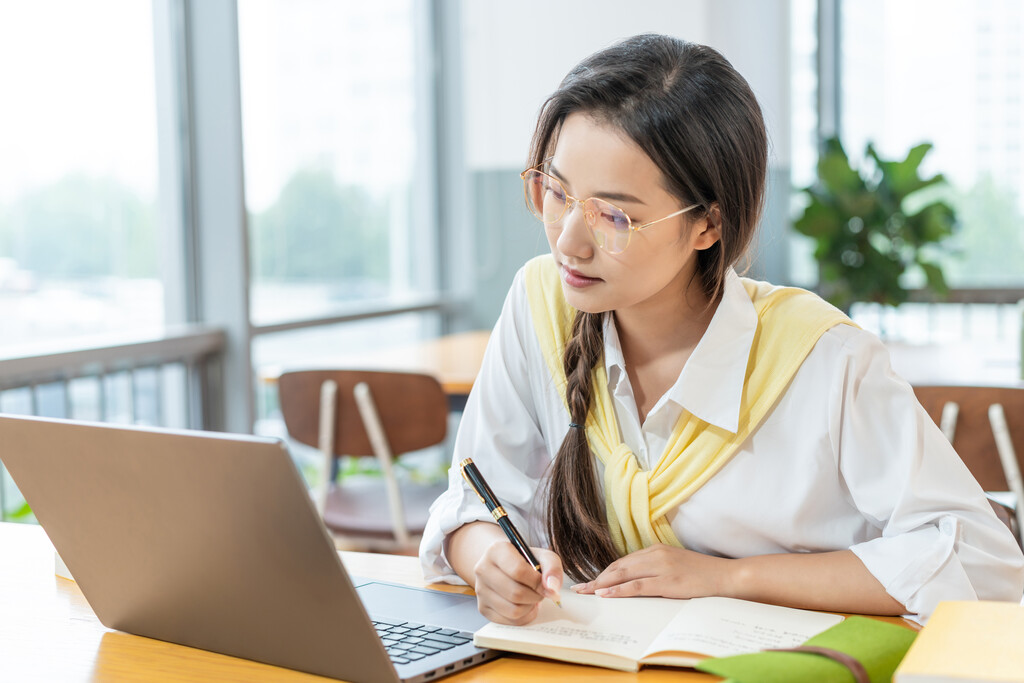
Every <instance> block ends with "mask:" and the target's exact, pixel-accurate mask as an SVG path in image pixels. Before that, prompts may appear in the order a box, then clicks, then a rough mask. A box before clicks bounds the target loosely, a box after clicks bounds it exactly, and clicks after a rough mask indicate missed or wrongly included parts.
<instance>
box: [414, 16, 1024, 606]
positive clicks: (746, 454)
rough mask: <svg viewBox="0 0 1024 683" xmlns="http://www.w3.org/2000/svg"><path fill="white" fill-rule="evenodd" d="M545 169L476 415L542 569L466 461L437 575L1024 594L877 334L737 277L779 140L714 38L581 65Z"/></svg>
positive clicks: (1009, 552)
mask: <svg viewBox="0 0 1024 683" xmlns="http://www.w3.org/2000/svg"><path fill="white" fill-rule="evenodd" d="M530 155H531V157H530V162H529V168H528V170H527V171H525V172H524V173H523V182H524V186H525V192H526V197H527V203H528V204H529V206H530V208H531V210H532V211H533V212H534V214H535V215H536V216H537V217H538V218H540V219H541V221H542V222H543V224H544V228H545V230H546V232H547V238H548V243H549V245H550V247H551V255H550V256H549V255H545V256H542V257H538V258H537V259H534V260H532V261H531V262H529V263H528V264H527V265H526V266H525V267H524V268H523V269H522V270H521V271H520V272H519V273H518V274H517V275H516V278H515V281H514V283H513V284H512V289H511V291H510V292H509V295H508V298H507V300H506V302H505V305H504V308H503V310H502V313H501V317H500V318H499V320H498V323H497V325H496V327H495V329H494V333H493V335H492V337H491V340H490V344H489V346H488V349H487V353H486V355H485V358H484V363H483V367H482V369H481V372H480V375H479V378H478V380H477V383H476V384H475V385H474V388H473V391H472V393H471V394H470V397H469V401H468V403H467V406H466V410H465V413H464V415H463V418H462V424H461V427H460V430H459V434H458V438H457V440H456V445H455V456H454V463H456V464H457V463H458V462H459V461H461V460H462V459H464V458H466V457H472V458H473V460H474V461H475V463H476V464H477V466H478V467H479V469H480V471H481V472H482V474H483V475H484V477H485V478H486V479H487V480H488V482H489V483H490V485H491V487H492V488H493V489H494V491H495V493H496V495H497V496H498V498H499V499H500V500H501V501H502V503H503V504H504V506H505V509H506V510H507V512H508V513H509V515H510V517H511V519H512V520H513V522H514V523H515V524H516V525H517V527H518V528H519V530H520V531H521V532H522V533H523V534H524V535H525V536H526V537H527V540H528V542H529V543H530V545H531V546H535V554H536V555H537V557H538V559H539V560H540V562H541V565H542V567H543V573H542V574H541V573H538V572H537V571H536V570H535V569H534V568H533V567H531V566H530V565H529V564H528V563H527V562H526V561H525V560H524V559H523V558H522V557H521V556H520V555H519V554H518V553H517V552H516V550H515V549H514V548H513V546H512V545H511V544H510V543H509V542H508V541H507V540H506V538H505V536H504V534H503V533H502V532H501V530H500V529H499V527H498V526H497V525H496V524H494V520H493V518H492V517H491V516H490V514H489V513H488V512H487V510H486V509H485V508H484V506H483V505H482V504H481V503H480V501H479V500H478V499H477V497H476V495H475V494H474V493H473V492H472V491H471V490H470V489H469V488H468V486H467V485H466V484H465V483H464V482H463V480H462V479H461V477H460V475H459V471H458V467H457V466H453V467H452V470H451V478H450V486H449V489H448V491H447V492H446V493H445V494H444V495H442V496H441V497H440V498H439V499H438V500H437V502H436V503H435V504H434V506H433V507H432V509H431V519H430V523H429V526H428V528H427V531H426V533H425V535H424V539H423V544H422V546H421V549H420V555H421V561H422V564H423V567H424V573H425V575H426V576H427V578H428V579H432V580H443V581H449V582H462V581H465V582H466V583H468V584H470V585H472V586H473V587H474V588H475V589H476V593H477V596H478V602H479V607H480V611H481V612H482V613H483V614H484V615H485V616H487V617H488V618H489V619H491V620H493V621H498V622H504V623H513V624H520V623H526V622H528V621H530V620H531V619H532V618H533V617H534V616H535V615H536V612H537V608H538V603H539V602H540V601H541V600H542V599H543V598H544V597H546V596H550V595H551V594H552V593H554V592H555V591H557V589H558V588H559V587H560V586H561V585H562V582H563V573H565V574H568V576H569V577H570V578H571V579H572V580H573V581H575V582H576V585H574V586H573V589H574V590H577V591H580V592H584V593H596V594H597V595H601V596H605V597H624V596H634V595H654V596H665V597H674V598H690V597H696V596H704V595H723V596H732V597H739V598H745V599H750V600H757V601H762V602H771V603H777V604H782V605H790V606H796V607H806V608H812V609H823V610H833V611H842V612H856V613H868V614H909V615H916V616H918V617H919V618H923V617H926V616H927V615H928V614H929V613H930V611H931V610H932V609H933V608H934V607H935V605H936V603H937V602H938V601H940V600H952V599H957V600H963V599H975V598H983V599H1004V600H1020V599H1021V593H1022V588H1024V557H1022V555H1021V551H1020V549H1019V548H1018V546H1017V544H1016V542H1015V540H1014V538H1013V537H1012V535H1011V534H1010V533H1009V531H1008V530H1007V529H1006V527H1005V526H1004V525H1003V524H1002V523H1000V522H999V521H998V520H997V519H996V517H995V515H994V514H993V513H992V510H991V508H990V506H989V503H988V501H987V500H986V498H985V496H984V494H983V493H982V491H981V489H980V488H979V486H978V484H977V483H976V482H975V481H974V480H973V478H972V477H971V475H970V474H969V473H968V472H967V470H966V468H965V467H964V466H963V464H962V462H961V461H960V459H959V458H958V457H957V455H956V453H955V452H954V451H953V450H952V448H951V447H950V445H949V443H948V442H946V441H945V439H944V438H943V436H942V434H941V432H940V431H939V430H938V428H937V427H936V426H935V425H934V424H933V423H932V421H931V420H930V419H929V417H928V415H927V414H926V413H925V412H924V410H923V409H922V408H921V407H920V405H919V404H918V402H917V401H916V399H915V397H914V393H913V390H912V389H911V387H910V386H909V385H908V384H907V383H906V382H905V381H904V380H902V379H900V378H899V377H897V376H896V375H894V374H893V372H892V370H891V369H890V367H889V360H888V355H887V353H886V350H885V348H884V347H883V345H882V344H881V343H880V342H879V340H878V339H877V338H875V337H874V336H873V335H871V334H869V333H867V332H864V331H862V330H860V329H859V328H857V327H856V326H855V325H854V324H852V323H851V322H850V321H849V319H848V318H846V317H845V316H844V315H843V314H842V313H840V312H839V311H837V310H836V309H834V308H832V307H831V306H829V305H828V304H827V303H825V302H823V301H822V300H821V299H819V298H817V297H816V296H814V295H813V294H810V293H808V292H805V291H803V290H799V289H794V288H780V287H772V286H771V285H768V284H766V283H762V282H754V281H752V280H747V279H745V278H741V277H739V276H738V275H737V274H736V273H735V272H734V271H733V266H734V264H736V263H737V261H738V260H739V259H740V258H741V256H743V254H744V252H745V251H746V249H747V247H748V245H749V244H750V241H751V238H752V236H753V234H754V231H755V229H756V227H757V223H758V220H759V218H760V215H761V209H762V204H763V200H764V185H765V169H766V165H767V141H766V135H765V128H764V122H763V119H762V116H761V111H760V108H759V106H758V104H757V101H756V100H755V98H754V95H753V93H752V92H751V90H750V88H749V86H748V85H747V83H746V81H744V79H743V78H742V77H741V76H740V75H739V74H738V73H736V71H735V70H734V69H733V68H732V66H731V65H730V64H729V63H728V62H727V61H726V60H725V59H724V58H723V57H722V56H721V55H720V54H718V53H717V52H716V51H714V50H712V49H710V48H707V47H704V46H700V45H695V44H692V43H686V42H684V41H681V40H677V39H674V38H670V37H665V36H658V35H642V36H636V37H634V38H631V39H628V40H625V41H623V42H621V43H619V44H616V45H614V46H613V47H611V48H609V49H606V50H603V51H601V52H598V53H597V54H594V55H592V56H591V57H589V58H587V59H586V60H584V61H583V62H582V63H581V64H580V65H579V66H577V67H576V68H575V69H573V70H572V72H570V73H569V75H568V76H566V78H565V80H564V81H563V82H562V84H561V86H560V87H559V88H558V90H557V91H556V92H555V93H554V94H553V95H552V96H551V97H550V98H549V99H548V101H547V102H546V103H545V105H544V107H543V109H542V111H541V114H540V118H539V121H538V123H537V127H536V131H535V133H534V138H533V142H532V147H531V152H530Z"/></svg>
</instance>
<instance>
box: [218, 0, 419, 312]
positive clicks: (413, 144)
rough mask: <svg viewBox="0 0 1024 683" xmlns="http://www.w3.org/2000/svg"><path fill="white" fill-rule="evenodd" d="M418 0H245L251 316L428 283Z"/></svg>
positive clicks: (334, 308) (380, 297) (328, 307)
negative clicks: (341, 0) (371, 0)
mask: <svg viewBox="0 0 1024 683" xmlns="http://www.w3.org/2000/svg"><path fill="white" fill-rule="evenodd" d="M417 5H418V3H413V2H412V0H382V1H379V2H372V3H369V2H365V3H364V2H359V3H357V2H334V1H333V0H301V1H293V0H287V1H286V0H250V1H247V2H244V3H239V8H238V13H239V42H240V55H241V57H240V61H241V87H242V124H243V140H244V147H245V183H246V203H247V207H246V208H247V211H248V215H249V234H250V266H251V267H250V271H251V282H252V289H251V302H252V308H251V317H252V320H253V322H254V323H256V324H269V323H274V322H280V321H284V320H288V319H296V318H313V317H319V316H327V315H331V314H334V313H335V312H338V311H343V310H344V308H345V306H346V305H348V304H351V303H353V302H367V301H372V302H386V301H394V300H396V299H402V298H403V297H410V296H414V295H416V294H418V293H420V294H421V293H424V292H432V291H434V290H435V289H436V285H435V280H436V278H435V276H434V274H433V271H434V266H433V264H434V263H436V257H435V254H436V246H435V242H436V240H435V239H434V225H435V219H434V210H433V206H434V203H433V199H432V198H431V197H432V194H431V193H432V185H431V179H430V178H429V177H425V174H424V173H423V172H422V169H423V168H425V167H427V166H426V164H425V163H424V160H425V157H426V156H427V154H425V153H424V152H423V150H424V149H425V148H424V144H423V140H425V139H427V136H426V135H420V133H419V128H423V127H424V126H425V125H427V124H425V123H424V121H429V116H425V115H424V113H425V112H427V111H428V108H426V107H424V104H423V97H422V96H421V95H420V91H421V88H419V87H418V85H417V84H418V83H420V82H422V81H423V79H422V78H419V77H418V73H417V70H418V69H421V68H423V66H422V62H423V61H424V60H422V59H417V54H418V53H417V49H418V48H417V46H418V44H419V43H418V38H417V35H418V33H417V30H416V27H417V26H418V25H419V24H417Z"/></svg>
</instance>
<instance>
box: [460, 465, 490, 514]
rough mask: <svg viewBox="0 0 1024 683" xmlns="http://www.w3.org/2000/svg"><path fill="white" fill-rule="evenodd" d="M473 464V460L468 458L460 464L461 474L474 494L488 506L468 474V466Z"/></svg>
mask: <svg viewBox="0 0 1024 683" xmlns="http://www.w3.org/2000/svg"><path fill="white" fill-rule="evenodd" d="M472 464H473V458H466V459H465V460H463V461H462V462H460V463H459V472H461V473H462V478H463V479H465V480H466V483H467V484H469V488H471V489H472V490H473V493H475V494H476V497H477V498H479V499H480V502H481V503H483V504H484V505H486V504H487V501H486V500H484V496H483V494H482V493H480V491H478V490H477V488H476V485H475V484H473V480H472V479H470V478H469V475H468V474H466V465H472Z"/></svg>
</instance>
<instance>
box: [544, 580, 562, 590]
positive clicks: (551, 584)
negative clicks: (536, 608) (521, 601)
mask: <svg viewBox="0 0 1024 683" xmlns="http://www.w3.org/2000/svg"><path fill="white" fill-rule="evenodd" d="M544 585H546V586H547V587H548V590H549V591H551V592H552V593H557V592H558V589H559V588H561V587H562V584H560V583H559V582H558V579H557V578H555V577H554V576H549V577H548V578H547V581H546V582H545V583H544Z"/></svg>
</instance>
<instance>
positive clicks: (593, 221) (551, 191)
mask: <svg viewBox="0 0 1024 683" xmlns="http://www.w3.org/2000/svg"><path fill="white" fill-rule="evenodd" d="M523 183H524V190H525V191H526V204H527V206H529V207H530V211H532V212H533V214H534V215H535V216H537V218H539V219H541V220H542V221H543V222H544V223H548V224H550V223H557V222H558V221H559V220H561V219H562V217H563V216H564V214H565V211H566V206H567V205H568V203H569V201H570V198H569V195H568V194H567V193H566V191H565V188H564V187H562V183H560V182H558V179H557V178H553V177H552V176H549V175H548V174H546V173H542V172H540V171H538V170H536V169H531V170H529V171H527V172H526V175H525V176H523ZM582 208H583V216H584V218H585V219H586V221H587V225H589V226H590V229H591V231H592V232H593V233H594V240H595V241H596V242H597V245H598V246H599V247H601V248H602V249H604V250H605V251H608V252H610V253H612V254H618V253H620V252H622V250H624V249H625V248H626V246H627V245H628V244H629V235H630V220H629V216H627V215H626V214H625V213H624V212H623V211H622V209H620V208H618V207H617V206H615V205H613V204H609V203H608V202H606V201H604V200H603V199H597V198H594V197H591V198H590V199H587V200H586V201H584V202H583V207H582Z"/></svg>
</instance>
